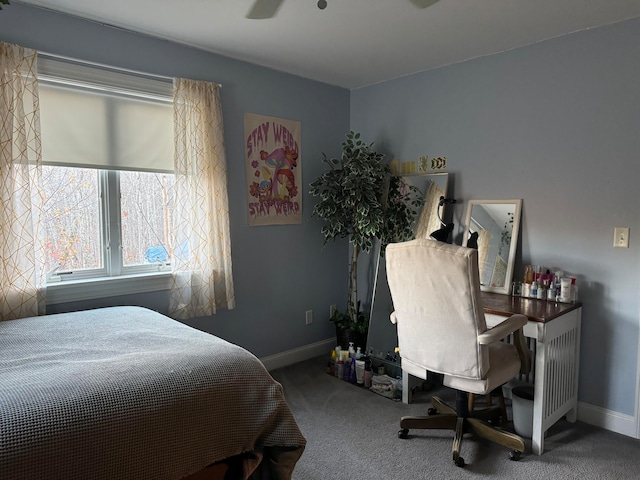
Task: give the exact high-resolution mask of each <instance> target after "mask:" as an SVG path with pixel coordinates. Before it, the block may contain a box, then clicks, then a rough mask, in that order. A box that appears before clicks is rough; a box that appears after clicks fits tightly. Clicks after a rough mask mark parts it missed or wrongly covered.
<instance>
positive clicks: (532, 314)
mask: <svg viewBox="0 0 640 480" xmlns="http://www.w3.org/2000/svg"><path fill="white" fill-rule="evenodd" d="M481 297H482V302H483V304H484V311H485V313H492V314H494V315H502V316H507V317H508V316H510V315H513V314H514V313H521V314H523V315H526V316H527V318H528V319H529V320H531V321H534V322H541V323H546V322H550V321H551V320H553V319H554V318H558V317H559V316H560V315H563V314H565V313H567V312H570V311H571V310H575V309H576V308H580V307H581V306H582V303H580V302H576V303H559V302H552V301H547V300H538V299H535V298H524V297H512V296H511V295H503V294H501V293H493V292H481Z"/></svg>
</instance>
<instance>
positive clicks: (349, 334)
mask: <svg viewBox="0 0 640 480" xmlns="http://www.w3.org/2000/svg"><path fill="white" fill-rule="evenodd" d="M336 340H337V342H338V343H337V345H340V347H341V348H342V349H343V350H346V349H347V348H349V342H353V345H354V347H355V348H358V347H360V349H361V350H362V353H363V354H364V353H365V352H366V351H367V333H366V332H365V333H360V332H356V331H355V330H351V329H348V328H340V327H338V326H337V325H336Z"/></svg>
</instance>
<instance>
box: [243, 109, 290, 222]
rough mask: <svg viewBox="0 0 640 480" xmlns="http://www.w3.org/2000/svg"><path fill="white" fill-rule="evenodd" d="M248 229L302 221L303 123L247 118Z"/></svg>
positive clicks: (261, 117)
mask: <svg viewBox="0 0 640 480" xmlns="http://www.w3.org/2000/svg"><path fill="white" fill-rule="evenodd" d="M245 140H246V143H245V160H246V169H247V187H248V191H247V193H248V195H247V198H248V221H249V225H277V224H297V223H301V221H302V215H301V214H302V195H301V192H300V178H301V172H300V122H295V121H291V120H284V119H279V118H274V117H265V116H263V115H255V114H250V113H247V114H245Z"/></svg>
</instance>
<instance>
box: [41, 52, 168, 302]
mask: <svg viewBox="0 0 640 480" xmlns="http://www.w3.org/2000/svg"><path fill="white" fill-rule="evenodd" d="M38 62H39V66H38V70H39V96H40V112H41V132H42V154H43V155H42V157H43V165H44V166H43V171H42V176H43V178H42V185H43V192H42V194H43V199H44V209H45V218H44V232H43V233H44V235H45V252H44V255H45V264H46V267H45V268H46V271H47V278H48V280H47V283H48V284H49V285H50V286H51V285H54V286H55V285H57V284H56V283H55V282H61V283H60V284H64V283H67V282H69V281H70V280H79V281H82V280H84V281H86V280H88V279H100V278H103V279H104V278H114V277H122V276H126V275H135V274H144V273H153V272H159V271H168V270H169V266H170V264H171V260H172V257H173V255H175V254H176V248H175V246H173V245H171V240H170V225H171V221H172V217H173V203H174V198H173V184H174V175H173V173H172V170H173V105H172V84H171V82H170V81H164V80H158V79H155V78H147V77H144V76H140V75H138V74H128V73H125V72H121V71H117V70H113V69H108V68H105V67H99V66H87V65H84V64H79V63H77V62H73V61H68V60H59V59H51V58H48V57H43V58H39V59H38ZM178 253H179V252H178ZM111 293H113V292H111ZM122 293H127V292H122Z"/></svg>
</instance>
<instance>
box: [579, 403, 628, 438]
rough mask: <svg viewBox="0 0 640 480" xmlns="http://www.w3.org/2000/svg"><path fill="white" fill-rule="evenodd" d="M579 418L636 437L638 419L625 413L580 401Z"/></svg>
mask: <svg viewBox="0 0 640 480" xmlns="http://www.w3.org/2000/svg"><path fill="white" fill-rule="evenodd" d="M578 420H580V421H581V422H584V423H588V424H590V425H595V426H596V427H600V428H604V429H605V430H610V431H612V432H615V433H620V434H622V435H626V436H628V437H632V438H637V437H636V421H635V418H634V417H633V416H631V415H625V414H622V413H619V412H614V411H612V410H607V409H606V408H602V407H597V406H595V405H591V404H590V403H584V402H578Z"/></svg>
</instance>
